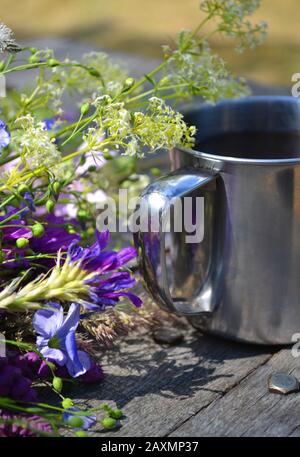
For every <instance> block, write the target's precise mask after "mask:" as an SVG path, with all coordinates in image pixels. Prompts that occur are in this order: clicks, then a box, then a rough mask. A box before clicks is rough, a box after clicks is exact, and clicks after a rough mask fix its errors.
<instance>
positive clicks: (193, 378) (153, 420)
mask: <svg viewBox="0 0 300 457" xmlns="http://www.w3.org/2000/svg"><path fill="white" fill-rule="evenodd" d="M271 355H272V350H271V349H268V348H255V347H253V346H248V345H241V344H235V343H230V342H226V341H223V340H220V339H214V338H211V337H209V336H203V335H201V334H199V333H196V332H194V331H193V330H187V331H186V335H185V340H184V342H183V343H181V344H180V345H178V346H176V347H167V348H165V347H162V346H160V345H158V344H156V343H155V342H154V341H153V339H152V337H151V336H149V335H145V336H141V335H136V336H135V338H134V337H133V336H131V337H130V338H127V339H126V340H125V341H123V342H121V343H120V344H119V345H118V347H116V348H115V349H114V350H112V351H106V352H105V355H104V356H103V358H101V357H100V359H101V361H102V364H103V367H104V369H105V372H106V374H107V377H106V380H105V381H104V383H102V384H99V385H98V386H95V387H91V386H88V387H86V388H85V390H82V391H80V392H78V399H80V400H81V402H83V403H84V404H85V405H87V406H89V407H96V406H99V405H100V403H101V402H102V401H108V402H111V401H113V402H116V404H117V405H118V407H120V408H122V409H123V411H124V413H125V414H126V416H127V417H126V419H125V420H124V421H123V426H122V428H121V429H119V430H118V431H117V432H111V433H108V435H110V434H111V435H113V436H165V435H168V434H170V433H171V432H172V431H173V430H178V428H179V427H180V425H181V424H183V423H184V422H185V421H188V419H190V418H192V417H194V416H195V415H196V414H197V413H198V412H199V411H201V410H202V409H204V408H206V407H207V406H208V405H209V404H211V403H212V402H214V401H216V400H217V399H220V398H221V397H222V396H224V394H226V392H228V391H230V390H231V389H232V388H233V387H234V386H235V385H237V384H239V383H240V382H241V380H242V379H243V378H245V377H246V376H247V375H249V373H252V372H253V371H254V370H256V369H257V367H259V366H261V365H262V364H264V363H266V362H267V361H268V360H269V358H270V357H271ZM187 430H188V428H187V429H184V428H183V429H182V431H180V434H181V433H183V434H184V433H186V431H187ZM94 433H95V435H98V436H99V434H100V433H102V431H101V428H100V427H99V426H97V428H96V429H94ZM106 435H107V434H106Z"/></svg>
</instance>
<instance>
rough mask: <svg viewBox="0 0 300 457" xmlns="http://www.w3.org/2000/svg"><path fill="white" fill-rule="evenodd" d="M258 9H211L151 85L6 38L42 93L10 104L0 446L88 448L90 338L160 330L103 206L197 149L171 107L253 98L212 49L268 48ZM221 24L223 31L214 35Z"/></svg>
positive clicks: (92, 368)
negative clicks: (145, 167) (76, 392)
mask: <svg viewBox="0 0 300 457" xmlns="http://www.w3.org/2000/svg"><path fill="white" fill-rule="evenodd" d="M258 6H259V0H205V1H202V2H201V9H202V11H204V12H205V13H206V16H205V19H204V20H203V21H202V22H201V24H199V26H198V27H197V28H196V29H195V30H194V31H190V30H184V31H182V32H180V33H179V35H178V37H177V40H176V43H174V45H168V46H164V47H163V54H164V59H163V61H162V63H161V64H160V65H159V66H158V67H157V68H155V69H154V70H153V71H151V72H150V73H149V74H147V75H145V76H144V77H142V78H141V79H139V80H135V79H133V78H132V77H130V75H128V74H127V72H126V70H125V69H124V68H123V67H122V66H120V65H117V64H116V63H114V62H112V61H111V60H110V59H109V58H108V56H107V55H106V54H104V53H96V52H93V53H90V54H88V55H85V56H83V59H82V61H81V62H77V61H73V60H69V59H65V60H57V59H56V57H55V55H54V53H53V51H51V50H49V49H47V50H40V49H35V48H21V47H20V46H19V45H18V44H17V42H16V41H15V39H14V37H13V35H12V32H11V30H10V29H9V28H8V27H7V26H5V25H4V24H1V25H0V51H1V53H2V60H1V61H0V76H1V78H2V79H1V81H2V82H3V81H4V78H5V80H6V81H7V82H8V84H9V76H10V74H11V73H14V72H25V71H26V72H28V71H29V72H33V77H32V78H33V84H32V85H31V86H30V87H24V88H23V90H22V91H15V90H13V89H10V90H8V93H7V96H6V97H5V98H2V99H1V114H0V331H1V333H2V336H3V338H2V340H1V343H5V345H4V344H3V347H0V349H1V350H2V349H3V352H4V349H5V352H4V353H3V352H1V355H2V357H0V436H1V435H2V436H16V435H21V436H31V435H39V436H44V435H48V434H52V435H57V434H61V433H64V431H65V430H66V429H71V430H72V431H73V432H74V433H75V434H76V435H78V436H83V435H84V434H85V433H86V432H85V430H86V429H88V428H89V427H90V426H91V425H92V424H93V423H94V422H95V421H96V413H97V411H95V410H87V411H82V410H79V409H78V407H77V406H76V405H75V404H74V402H73V401H72V400H71V399H70V398H68V397H66V396H65V386H66V385H68V384H70V383H74V382H83V383H91V382H101V380H102V378H103V372H102V369H101V366H100V365H99V364H98V363H97V362H96V361H95V360H93V356H92V351H91V346H92V345H91V337H93V338H95V339H97V338H98V339H99V340H102V341H103V340H104V341H105V339H106V338H107V339H109V338H110V337H111V335H112V334H114V333H117V330H116V327H117V326H118V325H119V326H123V327H126V325H127V326H129V328H130V325H131V324H132V323H134V320H135V319H136V320H137V321H138V320H139V319H140V321H139V322H141V320H142V321H143V320H144V321H146V320H147V310H144V311H143V307H142V301H141V298H140V297H139V296H137V295H136V293H135V292H134V291H133V290H132V288H133V286H134V285H135V278H134V275H133V273H132V271H131V270H130V268H129V266H128V263H129V262H131V261H132V260H133V259H134V258H135V256H136V252H135V250H134V248H133V247H131V246H128V247H123V248H121V249H119V250H116V249H112V248H111V247H109V237H110V233H109V232H108V231H107V230H104V231H98V230H97V227H96V223H95V221H96V216H97V202H98V201H99V199H100V200H101V199H105V197H106V195H109V194H110V193H112V189H115V188H116V187H122V186H124V187H126V186H127V187H128V186H130V184H131V183H134V182H137V181H139V180H140V179H142V177H140V176H139V175H137V173H136V163H137V161H138V159H139V157H142V156H144V155H145V154H148V153H153V152H155V151H157V150H161V149H166V150H168V149H171V148H173V147H174V146H177V145H181V146H184V147H190V148H191V147H193V145H194V138H195V133H196V129H195V127H193V126H188V125H186V123H185V122H184V120H183V117H182V115H181V114H180V113H179V112H178V111H177V110H176V109H175V108H174V104H172V105H171V104H169V101H170V100H173V102H174V101H175V102H176V101H178V100H181V99H184V98H188V97H193V96H198V97H201V98H202V99H204V100H208V101H211V102H215V101H217V100H219V99H222V98H226V97H237V96H241V95H243V94H245V93H247V89H246V87H245V84H244V82H243V81H242V80H240V79H236V78H234V77H233V76H232V75H230V74H229V72H228V71H227V69H226V66H225V64H224V62H223V60H222V59H221V58H219V57H218V56H217V55H215V54H214V53H213V52H212V51H211V49H210V47H209V44H208V41H207V38H208V36H211V35H213V34H214V33H219V34H221V35H226V36H229V37H232V38H235V39H236V42H237V50H238V51H242V50H243V49H244V48H246V47H254V46H256V45H257V44H259V43H260V42H261V41H262V39H263V37H264V34H265V24H261V23H260V24H255V25H253V24H252V23H251V22H249V21H248V19H247V18H248V16H249V15H251V14H252V13H253V12H254V11H255V10H256V8H257V7H258ZM208 21H211V22H212V23H213V24H214V25H215V27H214V29H213V31H210V32H209V33H205V25H206V23H207V22H208ZM66 94H67V95H68V96H71V97H75V98H76V100H78V99H79V100H80V102H79V106H78V109H76V112H75V113H74V112H71V113H70V112H69V111H67V110H66V108H65V105H64V100H65V97H66ZM153 173H154V172H153ZM128 183H129V184H128ZM129 265H130V264H129ZM141 307H142V308H141ZM140 309H141V310H140ZM143 313H144V314H143ZM150 314H151V313H149V316H150ZM149 319H150V317H149ZM40 384H44V385H46V386H47V388H49V389H52V390H53V391H54V393H55V394H56V395H57V396H58V400H59V402H58V403H56V406H55V405H54V403H53V404H51V405H50V404H45V403H43V402H42V401H41V400H39V397H38V386H39V385H40ZM101 409H102V425H103V427H104V428H113V427H115V426H116V425H118V422H119V421H120V419H121V418H122V412H121V411H120V410H118V409H112V408H111V407H109V406H108V405H103V406H102V407H101Z"/></svg>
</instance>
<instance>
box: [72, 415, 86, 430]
mask: <svg viewBox="0 0 300 457" xmlns="http://www.w3.org/2000/svg"><path fill="white" fill-rule="evenodd" d="M68 424H69V425H70V426H71V427H73V428H80V427H82V426H83V424H84V422H83V419H81V417H79V416H72V417H70V419H69V420H68Z"/></svg>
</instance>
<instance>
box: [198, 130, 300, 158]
mask: <svg viewBox="0 0 300 457" xmlns="http://www.w3.org/2000/svg"><path fill="white" fill-rule="evenodd" d="M196 150H198V151H201V152H206V153H208V154H215V155H220V156H227V157H237V158H241V159H242V158H244V159H293V158H297V157H299V158H300V132H299V133H296V132H291V133H270V132H245V133H224V134H221V135H218V136H215V137H211V138H209V139H208V140H205V141H199V142H198V143H197V147H196Z"/></svg>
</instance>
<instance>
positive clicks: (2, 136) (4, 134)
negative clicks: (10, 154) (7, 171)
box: [0, 119, 10, 149]
mask: <svg viewBox="0 0 300 457" xmlns="http://www.w3.org/2000/svg"><path fill="white" fill-rule="evenodd" d="M9 143H10V133H9V131H8V129H7V127H6V124H5V123H4V122H3V121H1V119H0V149H2V148H5V147H6V146H8V145H9Z"/></svg>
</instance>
